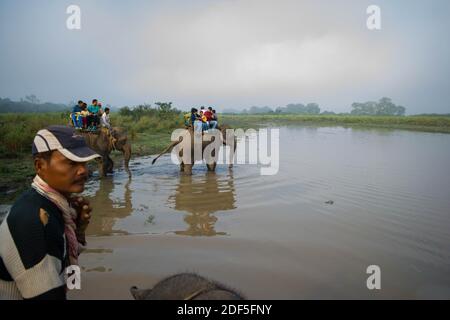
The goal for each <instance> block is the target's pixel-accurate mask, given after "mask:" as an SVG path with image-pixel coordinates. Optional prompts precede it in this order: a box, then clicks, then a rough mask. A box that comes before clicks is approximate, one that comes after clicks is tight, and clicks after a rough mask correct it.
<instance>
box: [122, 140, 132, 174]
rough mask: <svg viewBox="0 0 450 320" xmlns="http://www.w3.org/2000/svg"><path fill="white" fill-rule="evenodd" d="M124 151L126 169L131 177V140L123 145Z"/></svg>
mask: <svg viewBox="0 0 450 320" xmlns="http://www.w3.org/2000/svg"><path fill="white" fill-rule="evenodd" d="M122 152H123V158H124V161H123V162H124V166H125V171H126V172H127V173H128V177H130V178H131V172H130V169H129V167H128V165H129V163H130V159H131V144H130V143H129V142H127V143H126V144H125V145H124V146H123V147H122Z"/></svg>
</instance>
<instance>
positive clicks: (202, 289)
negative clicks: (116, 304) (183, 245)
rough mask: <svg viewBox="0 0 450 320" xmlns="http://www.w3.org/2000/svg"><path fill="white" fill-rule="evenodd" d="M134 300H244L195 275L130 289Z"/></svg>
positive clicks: (183, 275) (244, 298) (174, 276)
mask: <svg viewBox="0 0 450 320" xmlns="http://www.w3.org/2000/svg"><path fill="white" fill-rule="evenodd" d="M130 292H131V295H132V296H133V298H134V299H135V300H246V297H245V296H244V295H243V294H242V293H240V292H238V291H237V290H236V289H231V288H229V287H227V286H225V285H223V284H221V283H219V282H216V281H213V280H210V279H207V278H205V277H202V276H200V275H198V274H195V273H179V274H175V275H173V276H170V277H168V278H165V279H163V280H161V281H160V282H158V283H157V284H156V285H155V286H154V287H153V288H152V289H138V288H137V287H136V286H133V287H131V288H130Z"/></svg>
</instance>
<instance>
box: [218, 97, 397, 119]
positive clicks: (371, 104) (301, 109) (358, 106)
mask: <svg viewBox="0 0 450 320" xmlns="http://www.w3.org/2000/svg"><path fill="white" fill-rule="evenodd" d="M351 107H352V110H351V111H350V113H340V114H352V115H370V116H376V115H389V116H403V115H405V111H406V108H405V107H403V106H398V105H396V104H394V103H393V102H392V99H390V98H386V97H384V98H381V99H380V100H378V101H368V102H363V103H360V102H354V103H353V104H352V106H351ZM223 113H229V114H308V115H314V114H323V115H335V114H336V113H335V112H333V111H326V110H325V111H322V112H321V110H320V107H319V105H318V104H317V103H308V104H306V105H305V104H302V103H296V104H295V103H290V104H288V105H287V106H285V107H277V108H275V109H272V108H271V107H268V106H264V107H258V106H253V107H250V108H249V109H244V110H243V111H238V110H235V109H225V110H224V111H223Z"/></svg>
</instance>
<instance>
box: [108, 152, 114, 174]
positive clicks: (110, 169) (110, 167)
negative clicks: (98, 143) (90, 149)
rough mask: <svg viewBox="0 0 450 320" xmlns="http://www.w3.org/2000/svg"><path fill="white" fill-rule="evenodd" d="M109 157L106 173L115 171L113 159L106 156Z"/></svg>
mask: <svg viewBox="0 0 450 320" xmlns="http://www.w3.org/2000/svg"><path fill="white" fill-rule="evenodd" d="M106 157H107V159H108V164H107V171H106V173H113V168H114V161H112V159H111V158H110V157H109V156H106Z"/></svg>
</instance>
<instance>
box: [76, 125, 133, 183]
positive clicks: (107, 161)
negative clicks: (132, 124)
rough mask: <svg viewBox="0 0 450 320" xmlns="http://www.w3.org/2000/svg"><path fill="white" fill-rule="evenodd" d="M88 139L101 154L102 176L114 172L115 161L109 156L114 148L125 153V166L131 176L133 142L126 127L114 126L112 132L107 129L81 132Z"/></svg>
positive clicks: (92, 147)
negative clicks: (130, 165) (130, 164)
mask: <svg viewBox="0 0 450 320" xmlns="http://www.w3.org/2000/svg"><path fill="white" fill-rule="evenodd" d="M78 134H81V135H82V136H83V137H84V139H85V140H86V143H87V145H88V146H89V147H90V148H91V149H93V150H95V152H97V153H98V154H99V155H101V156H102V157H101V160H100V163H99V172H100V176H106V175H107V174H108V173H112V170H113V166H114V162H113V161H112V159H111V158H110V157H109V155H110V154H111V152H112V151H113V150H118V151H121V152H122V153H123V157H124V167H125V171H126V172H127V174H128V176H129V177H131V172H130V169H129V167H128V165H129V163H130V159H131V143H130V141H129V138H128V135H127V133H126V131H125V129H122V128H113V130H112V131H111V134H109V133H108V132H107V131H106V130H103V129H102V130H100V131H99V132H98V133H92V132H79V133H78Z"/></svg>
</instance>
